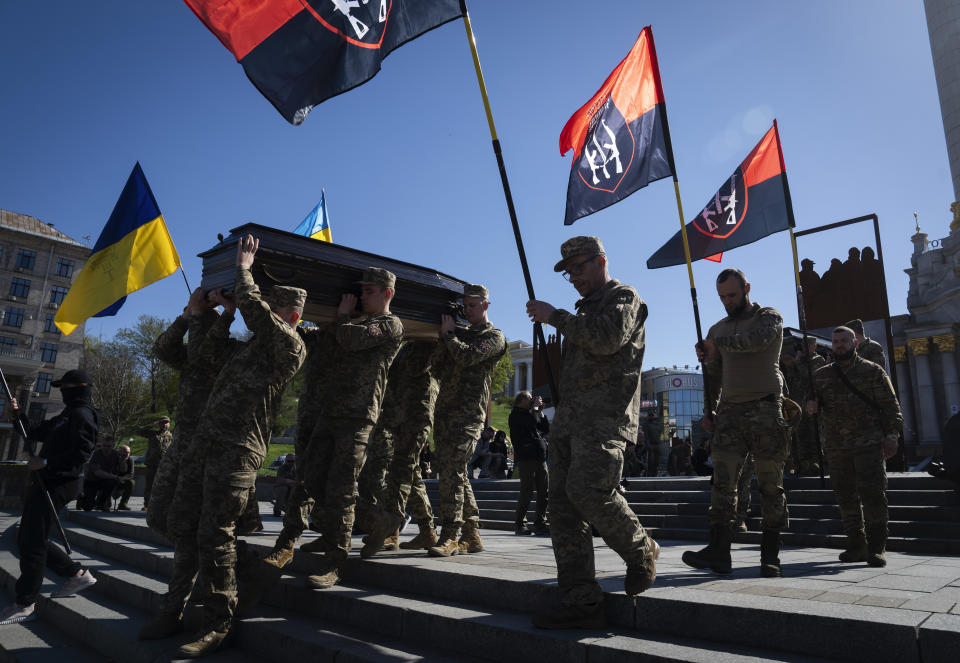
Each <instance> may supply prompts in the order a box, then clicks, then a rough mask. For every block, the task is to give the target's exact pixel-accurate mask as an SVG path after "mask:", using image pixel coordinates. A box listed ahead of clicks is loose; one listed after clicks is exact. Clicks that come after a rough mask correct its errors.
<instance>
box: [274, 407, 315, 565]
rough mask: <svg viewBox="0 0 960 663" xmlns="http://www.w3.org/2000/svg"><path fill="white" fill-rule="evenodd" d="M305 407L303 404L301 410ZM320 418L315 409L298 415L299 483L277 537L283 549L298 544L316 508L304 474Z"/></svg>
mask: <svg viewBox="0 0 960 663" xmlns="http://www.w3.org/2000/svg"><path fill="white" fill-rule="evenodd" d="M303 407H304V404H303V402H301V405H300V408H303ZM318 418H319V412H318V411H314V410H313V409H301V410H300V411H299V412H298V415H297V432H296V435H295V436H294V438H293V451H294V453H295V455H296V457H297V464H296V473H297V483H296V485H295V486H294V487H293V489H292V490H291V491H290V495H289V497H287V504H286V506H285V507H284V512H283V527H282V529H281V530H280V536H279V537H277V544H278V545H279V546H281V547H284V546H286V545H287V544H289V543H292V542H296V541H297V539H299V538H300V537H301V536H302V535H303V532H304V530H306V529H307V527H308V525H309V520H308V519H309V518H310V514H311V512H312V511H313V509H314V507H315V506H316V503H315V502H314V500H313V498H312V497H310V495H308V494H307V489H306V488H305V487H304V485H303V474H304V468H305V467H306V464H307V449H308V447H309V446H310V438H311V436H312V435H313V429H314V427H315V426H316V424H317V419H318Z"/></svg>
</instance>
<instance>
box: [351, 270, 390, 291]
mask: <svg viewBox="0 0 960 663" xmlns="http://www.w3.org/2000/svg"><path fill="white" fill-rule="evenodd" d="M357 283H359V284H361V285H379V286H383V287H384V288H390V289H391V290H393V289H394V286H395V285H396V283H397V277H396V276H394V274H393V272H388V271H387V270H385V269H380V268H379V267H367V268H366V269H365V270H363V276H362V277H361V278H360V280H359V281H357Z"/></svg>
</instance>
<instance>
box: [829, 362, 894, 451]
mask: <svg viewBox="0 0 960 663" xmlns="http://www.w3.org/2000/svg"><path fill="white" fill-rule="evenodd" d="M836 366H838V365H837V364H827V365H826V366H824V367H822V368H820V369H819V370H818V371H817V375H816V377H815V378H814V380H815V383H816V394H817V401H818V403H819V413H818V414H819V419H820V439H821V440H823V447H824V448H825V449H846V448H853V447H863V446H868V445H871V444H879V443H880V441H881V439H882V438H883V437H884V436H885V435H886V434H887V433H895V432H899V431H900V428H901V427H902V426H903V417H902V416H901V415H900V404H899V403H898V402H897V397H896V394H895V393H894V391H893V385H892V384H890V378H888V377H887V373H886V371H884V370H883V369H882V368H880V366H878V365H877V364H874V363H873V362H870V361H866V360H865V359H862V358H861V357H859V356H855V357H854V360H853V363H852V364H851V365H850V366H849V367H848V368H846V369H843V368H841V369H840V370H843V372H844V375H846V376H847V379H848V380H849V381H850V383H851V384H853V386H855V387H856V388H857V389H858V390H859V391H860V392H861V393H862V394H863V395H864V396H866V397H867V398H869V399H871V400H873V402H874V403H876V404H877V405H878V406H879V407H880V411H879V412H878V411H877V410H876V409H874V408H873V407H871V406H870V405H868V404H867V403H865V402H864V401H863V399H861V398H860V397H859V396H857V395H856V394H854V393H853V392H852V391H851V390H850V388H849V387H848V386H847V385H846V384H844V382H843V380H842V379H841V378H840V376H838V375H837V368H836Z"/></svg>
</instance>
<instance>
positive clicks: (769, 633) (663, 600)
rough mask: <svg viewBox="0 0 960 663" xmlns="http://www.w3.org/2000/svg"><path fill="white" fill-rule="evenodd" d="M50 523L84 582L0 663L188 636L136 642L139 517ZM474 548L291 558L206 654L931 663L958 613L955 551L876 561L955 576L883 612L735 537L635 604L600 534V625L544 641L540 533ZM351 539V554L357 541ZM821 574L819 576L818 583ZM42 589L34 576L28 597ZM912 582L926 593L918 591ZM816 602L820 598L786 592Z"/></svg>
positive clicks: (668, 565) (121, 655)
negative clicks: (711, 561)
mask: <svg viewBox="0 0 960 663" xmlns="http://www.w3.org/2000/svg"><path fill="white" fill-rule="evenodd" d="M480 490H481V492H482V491H485V490H486V489H485V488H482V489H480ZM668 503H674V502H668ZM268 506H269V505H267V504H266V503H262V504H261V507H262V512H263V513H264V514H265V515H264V521H265V525H266V530H265V531H264V532H261V533H259V534H257V535H254V536H251V537H247V542H248V545H250V546H252V547H254V548H255V549H257V550H259V551H260V552H262V553H266V552H267V551H268V550H269V549H270V547H271V545H272V543H273V541H274V539H275V537H276V534H277V532H278V531H279V527H280V523H279V520H278V519H276V518H273V517H272V516H270V515H266V514H268V513H269V509H268ZM15 523H16V517H15V515H11V514H0V587H3V589H4V593H5V594H6V596H7V597H8V598H9V597H10V596H11V592H12V584H13V582H14V580H15V578H16V576H17V575H18V565H17V560H16V557H15V555H14V554H13V552H12V550H13V549H14V548H15V546H14V541H15V530H16V524H15ZM64 526H65V528H66V529H67V532H68V536H69V538H70V541H71V544H72V545H73V547H74V549H75V553H74V556H75V558H76V559H79V560H81V561H83V563H84V564H85V565H86V566H87V567H88V568H91V569H92V570H93V573H94V574H95V576H96V577H97V578H98V582H97V584H96V585H94V586H93V587H92V588H91V589H90V590H88V591H87V592H85V593H84V594H82V595H80V596H77V597H73V598H67V599H48V598H43V599H41V601H40V603H39V604H38V609H39V620H38V621H36V622H32V623H28V624H23V625H15V626H2V627H0V661H23V662H25V663H26V662H56V663H63V661H64V660H69V661H71V663H72V662H73V661H80V662H84V661H95V660H99V661H104V660H108V661H123V662H124V663H126V662H131V663H139V662H143V663H147V662H153V661H169V660H177V659H176V658H175V652H176V649H177V647H179V646H180V645H181V644H183V643H184V642H187V641H189V640H190V639H191V638H190V635H188V633H189V632H190V629H193V628H196V627H197V626H198V618H199V612H198V610H199V609H198V608H197V607H195V606H191V607H190V608H189V609H188V613H187V615H186V619H187V624H188V633H185V634H183V635H182V636H179V637H175V638H171V639H169V640H163V641H159V642H138V641H137V640H136V633H137V631H138V630H139V628H140V627H141V626H142V625H143V624H144V623H145V622H146V621H147V620H148V619H149V618H150V616H151V615H153V614H154V613H155V612H156V610H157V608H158V605H159V600H160V596H161V594H162V592H163V591H164V589H165V579H166V578H167V576H168V574H169V571H170V568H171V564H172V550H171V548H170V546H169V544H168V543H167V542H166V541H165V540H164V539H163V538H162V537H160V536H159V535H157V534H156V533H154V532H153V531H152V530H150V529H149V528H147V527H146V525H145V521H144V518H143V515H142V513H140V512H127V513H123V514H121V513H112V514H103V513H95V512H91V513H84V512H78V511H71V512H69V513H68V514H67V517H66V518H65V522H64ZM307 536H308V537H312V536H313V534H312V533H309V534H308V535H307ZM484 539H485V543H486V546H487V551H485V552H484V553H481V554H478V555H461V556H457V557H452V558H448V559H436V558H430V557H427V556H426V555H424V554H422V553H408V552H405V551H401V552H399V553H395V552H388V553H383V554H381V555H379V556H378V557H376V558H374V559H372V560H368V561H361V560H360V559H359V557H358V556H357V555H356V554H355V553H354V554H352V555H351V557H350V559H349V560H348V562H347V564H346V566H345V567H344V584H343V585H342V586H338V587H335V588H333V589H330V590H323V591H317V590H310V589H308V588H307V587H306V586H305V584H304V578H305V576H306V575H307V574H309V573H311V572H313V571H314V570H315V568H316V564H317V560H316V559H315V558H314V557H313V556H312V555H310V554H305V553H301V552H298V553H297V555H296V557H295V558H294V561H293V563H292V564H291V565H290V566H289V567H288V568H287V569H285V573H284V575H283V578H282V580H281V582H280V583H279V584H278V585H277V586H276V587H275V588H274V589H272V590H271V591H270V592H269V593H268V594H267V595H266V596H265V598H264V600H263V602H262V603H261V605H260V606H258V607H257V608H256V609H255V610H254V611H253V613H252V614H250V615H247V616H245V617H244V618H243V619H241V620H240V621H238V623H237V626H236V627H235V629H234V632H235V642H234V646H233V647H232V648H230V649H228V650H225V651H223V652H220V653H218V654H216V655H214V656H213V657H211V658H212V659H213V660H224V661H227V660H229V661H240V662H241V663H246V662H248V661H254V660H256V661H277V662H280V661H282V662H289V661H298V662H300V661H336V662H337V663H343V662H346V661H351V662H353V661H357V662H359V661H465V662H467V663H470V662H474V661H476V662H479V661H513V660H517V661H525V662H526V661H529V662H537V661H545V662H546V661H549V662H550V663H555V662H557V663H559V662H567V661H569V662H571V663H572V662H577V663H588V662H589V663H602V662H607V661H610V662H620V661H624V662H626V661H690V662H694V661H696V662H702V663H720V662H724V663H726V662H731V663H743V662H746V661H758V660H769V661H837V660H847V661H870V662H871V663H874V662H875V661H906V662H908V663H909V662H914V661H915V662H917V663H920V661H923V663H931V662H935V661H947V660H950V661H953V660H955V658H954V656H955V654H956V652H957V651H960V614H950V610H951V609H953V608H958V609H960V596H957V597H956V601H955V602H949V604H942V602H943V601H944V600H948V599H949V598H950V597H951V596H953V592H956V593H957V594H960V586H958V587H953V586H950V585H949V583H951V582H957V583H958V584H960V560H958V559H954V558H944V559H943V560H936V559H935V560H933V562H930V561H929V560H928V559H927V558H922V559H921V558H917V557H916V556H910V555H903V556H901V557H897V555H896V554H895V553H894V554H892V555H891V563H890V566H891V567H897V566H898V565H902V566H904V567H905V568H906V569H907V571H910V570H912V569H913V565H916V564H920V563H921V562H923V563H930V564H934V563H939V564H941V565H940V566H930V567H929V569H927V568H926V567H925V569H926V570H923V571H922V573H921V575H926V574H928V573H933V574H934V575H936V574H937V573H946V574H954V573H955V577H954V576H953V575H950V576H949V577H943V578H940V580H942V581H943V582H942V583H941V582H939V581H938V582H937V583H936V586H937V587H938V589H936V592H937V593H936V594H931V595H929V596H928V597H927V599H928V600H934V599H936V600H939V601H941V604H942V605H939V607H937V608H936V610H938V612H934V611H933V610H934V609H933V608H930V607H929V606H927V607H925V605H924V604H922V603H921V604H918V605H917V606H916V608H915V609H902V608H893V607H888V606H892V605H894V603H891V602H890V601H892V599H890V598H886V599H885V598H884V592H885V591H887V592H888V593H889V590H883V589H876V588H874V589H870V588H861V589H857V590H856V591H858V592H860V593H859V594H847V595H843V592H842V591H839V592H837V591H834V592H823V590H816V589H814V590H811V589H806V587H819V585H818V584H817V583H821V584H822V583H826V584H827V585H828V586H829V587H831V588H833V587H837V588H839V589H841V590H849V591H853V590H854V589H855V588H854V587H853V585H851V584H850V583H854V582H859V580H858V579H859V578H864V577H871V576H873V575H876V574H878V573H880V574H882V572H880V571H877V570H871V569H868V568H866V567H863V566H862V565H861V566H858V567H852V566H850V565H838V564H836V563H834V562H828V561H827V560H828V559H830V560H832V559H834V558H835V553H834V552H831V551H823V550H809V549H798V550H787V549H785V551H784V554H783V559H784V565H785V575H792V576H798V577H792V578H791V577H787V578H783V579H778V580H776V581H770V580H762V579H759V578H758V577H757V576H758V574H757V562H758V559H759V552H758V549H757V547H756V546H755V545H750V544H739V543H738V544H735V550H734V563H735V567H736V569H735V572H734V574H733V576H731V577H729V578H726V579H724V580H718V579H717V577H716V576H712V575H710V574H705V573H702V572H696V571H692V570H690V569H687V568H686V567H684V566H683V565H682V563H680V560H679V557H680V554H681V552H682V550H683V549H684V548H685V547H687V544H675V545H671V544H670V543H667V542H665V543H664V544H663V548H664V550H663V553H662V555H661V560H660V563H659V565H658V570H659V575H658V580H657V584H656V585H655V587H654V588H653V589H652V590H650V591H648V592H646V593H644V594H642V595H641V596H639V597H637V598H636V599H634V598H630V597H627V596H626V595H625V594H624V593H623V590H622V588H623V564H622V562H621V561H620V560H619V558H618V557H617V556H616V555H615V554H614V553H612V551H609V550H608V549H606V548H605V546H603V545H602V544H600V542H599V540H598V541H597V543H598V545H597V571H598V578H599V580H600V582H601V585H602V586H603V588H604V590H605V592H606V596H607V600H606V606H607V613H608V618H609V622H610V626H609V628H608V629H606V630H605V632H601V633H598V632H586V631H559V632H558V631H542V630H538V629H535V628H533V627H532V626H531V625H530V614H531V613H532V612H534V611H536V610H540V609H543V608H544V607H547V606H549V605H551V604H552V603H554V602H555V601H556V600H557V599H558V593H557V589H556V583H555V574H556V570H555V566H554V565H553V554H552V549H551V547H550V541H549V539H548V538H545V537H516V536H513V535H512V534H510V533H507V532H497V531H494V530H488V531H486V532H485V533H484ZM354 543H355V548H359V545H360V543H359V540H355V542H354ZM954 563H956V566H953V564H954ZM920 565H921V566H922V565H923V564H920ZM838 567H839V568H838ZM918 568H919V567H918ZM871 572H872V573H871ZM904 573H906V571H904ZM918 573H920V572H918ZM799 576H809V577H810V578H811V579H809V580H808V579H807V578H806V577H804V578H801V577H799ZM828 577H829V579H830V581H831V582H827V581H826V580H824V579H823V578H828ZM904 577H905V576H904ZM924 579H925V580H929V578H924ZM847 580H849V583H848V582H846V581H847ZM58 581H59V579H57V578H54V577H52V576H50V577H48V579H47V582H46V583H45V586H44V594H47V593H48V590H51V589H53V587H54V584H55V583H56V582H58ZM801 581H803V582H801ZM764 583H766V584H764ZM771 583H773V584H771ZM811 583H813V584H811ZM865 584H868V583H865ZM876 584H878V583H874V585H876ZM879 584H880V586H881V587H882V586H883V583H879ZM941 584H942V585H943V587H940V585H941ZM801 585H802V586H801ZM928 585H929V586H928V587H927V588H928V589H930V590H931V591H933V584H930V583H928ZM924 586H927V585H924ZM864 593H866V594H864ZM819 594H823V595H824V596H823V597H822V598H820V599H817V600H800V599H801V598H802V597H811V596H813V595H819ZM828 594H829V595H833V594H838V595H839V598H836V597H833V598H831V597H830V596H827V595H828ZM854 599H857V600H856V602H855V603H854ZM868 599H869V600H868ZM884 601H887V602H884ZM65 657H66V658H65Z"/></svg>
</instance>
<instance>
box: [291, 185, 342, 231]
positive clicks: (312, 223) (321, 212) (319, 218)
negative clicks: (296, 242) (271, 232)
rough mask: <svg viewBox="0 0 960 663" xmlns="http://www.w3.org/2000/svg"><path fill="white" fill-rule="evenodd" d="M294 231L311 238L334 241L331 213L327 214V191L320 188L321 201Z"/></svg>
mask: <svg viewBox="0 0 960 663" xmlns="http://www.w3.org/2000/svg"><path fill="white" fill-rule="evenodd" d="M293 232H295V233H296V234H298V235H303V236H304V237H309V238H311V239H319V240H320V241H321V242H332V241H333V234H332V233H331V232H330V215H329V214H327V195H326V192H325V191H323V190H322V189H321V190H320V202H319V203H317V206H316V207H314V208H313V211H312V212H310V213H309V214H307V217H306V218H305V219H304V220H303V221H301V222H300V225H299V226H297V227H296V228H295V229H294V230H293Z"/></svg>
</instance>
